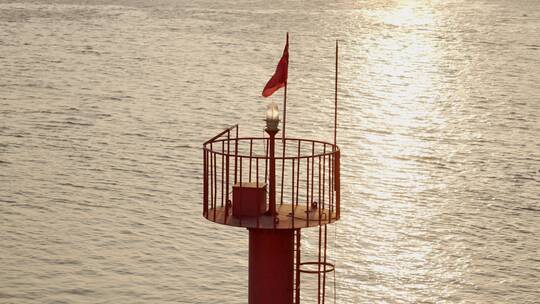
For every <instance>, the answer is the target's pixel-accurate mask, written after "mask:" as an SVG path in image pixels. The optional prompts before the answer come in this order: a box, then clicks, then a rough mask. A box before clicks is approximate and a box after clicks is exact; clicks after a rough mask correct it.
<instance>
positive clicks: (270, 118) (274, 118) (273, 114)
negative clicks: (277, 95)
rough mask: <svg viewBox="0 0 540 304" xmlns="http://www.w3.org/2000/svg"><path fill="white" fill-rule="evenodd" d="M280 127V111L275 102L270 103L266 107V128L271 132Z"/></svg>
mask: <svg viewBox="0 0 540 304" xmlns="http://www.w3.org/2000/svg"><path fill="white" fill-rule="evenodd" d="M278 125H279V109H278V106H277V104H276V103H275V102H272V103H270V104H269V105H268V106H267V107H266V128H267V129H268V130H271V131H276V130H277V129H278Z"/></svg>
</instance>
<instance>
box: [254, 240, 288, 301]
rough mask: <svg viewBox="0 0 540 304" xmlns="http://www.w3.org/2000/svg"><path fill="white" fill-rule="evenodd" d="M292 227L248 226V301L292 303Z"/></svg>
mask: <svg viewBox="0 0 540 304" xmlns="http://www.w3.org/2000/svg"><path fill="white" fill-rule="evenodd" d="M293 284H294V230H293V229H249V302H248V303H249V304H292V303H293Z"/></svg>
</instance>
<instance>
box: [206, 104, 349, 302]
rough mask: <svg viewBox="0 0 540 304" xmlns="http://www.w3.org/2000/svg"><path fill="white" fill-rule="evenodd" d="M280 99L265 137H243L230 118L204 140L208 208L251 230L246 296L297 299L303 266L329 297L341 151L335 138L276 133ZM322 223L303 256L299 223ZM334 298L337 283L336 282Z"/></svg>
mask: <svg viewBox="0 0 540 304" xmlns="http://www.w3.org/2000/svg"><path fill="white" fill-rule="evenodd" d="M278 124H279V114H278V109H277V105H276V104H275V103H271V104H270V105H269V106H268V109H267V112H266V128H265V131H266V133H267V134H268V136H267V137H266V136H265V137H240V136H239V134H238V125H235V126H232V127H230V128H228V129H226V130H224V131H223V132H221V133H219V134H218V135H216V136H215V137H213V138H212V139H210V140H208V141H207V142H205V143H204V149H203V157H204V158H203V166H204V170H203V171H204V179H203V180H204V181H203V183H204V185H203V216H204V217H205V218H206V219H208V220H210V221H212V222H215V223H219V224H223V225H228V226H233V227H244V228H247V229H248V230H249V292H248V294H249V301H248V303H249V304H293V303H295V304H299V303H300V286H301V284H300V279H301V273H311V274H316V275H317V295H316V296H317V301H318V302H317V303H324V301H325V297H326V289H327V288H326V281H327V273H329V272H332V271H334V265H333V264H332V263H330V262H329V260H327V250H326V249H327V224H330V223H333V222H335V221H337V220H338V219H339V217H340V205H339V201H340V178H339V176H340V175H339V164H340V152H339V148H338V147H337V146H336V145H335V144H331V143H327V142H323V141H318V140H309V139H301V138H282V137H276V136H277V135H278V133H279V129H278ZM310 227H317V228H319V237H318V251H317V252H316V253H314V254H313V253H312V254H311V256H316V259H314V260H313V261H302V253H301V248H300V243H301V242H300V236H301V229H303V228H310ZM333 294H334V299H335V284H334V292H333Z"/></svg>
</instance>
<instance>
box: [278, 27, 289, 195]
mask: <svg viewBox="0 0 540 304" xmlns="http://www.w3.org/2000/svg"><path fill="white" fill-rule="evenodd" d="M285 45H286V46H287V78H286V80H285V86H284V88H283V89H284V90H283V133H282V134H283V135H282V136H283V138H282V141H281V143H282V146H283V150H282V151H283V154H282V158H281V196H280V200H279V202H280V204H283V184H284V183H283V181H284V179H285V146H286V145H287V143H286V142H285V124H286V121H287V82H288V78H289V32H287V41H286V44H285Z"/></svg>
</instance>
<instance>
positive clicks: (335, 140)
mask: <svg viewBox="0 0 540 304" xmlns="http://www.w3.org/2000/svg"><path fill="white" fill-rule="evenodd" d="M338 52H339V47H338V40H337V39H336V84H335V88H334V146H335V145H337V111H338V102H337V94H338V58H339V56H338ZM285 88H286V87H285Z"/></svg>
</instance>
